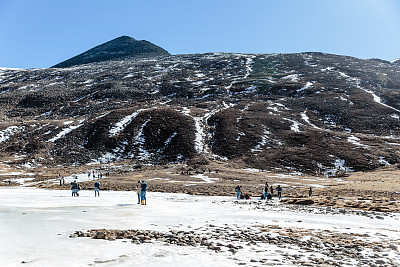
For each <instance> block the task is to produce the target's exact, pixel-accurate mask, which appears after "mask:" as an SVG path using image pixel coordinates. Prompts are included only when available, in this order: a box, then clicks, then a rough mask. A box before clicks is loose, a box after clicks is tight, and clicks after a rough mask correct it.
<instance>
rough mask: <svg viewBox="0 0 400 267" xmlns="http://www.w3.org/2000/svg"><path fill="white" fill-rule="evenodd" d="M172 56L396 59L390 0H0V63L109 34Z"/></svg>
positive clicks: (59, 53) (399, 28) (399, 40)
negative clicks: (151, 45) (323, 54)
mask: <svg viewBox="0 0 400 267" xmlns="http://www.w3.org/2000/svg"><path fill="white" fill-rule="evenodd" d="M122 35H128V36H131V37H133V38H135V39H138V40H148V41H150V42H152V43H155V44H157V45H159V46H161V47H163V48H164V49H166V50H167V51H168V52H170V53H171V54H188V53H205V52H239V53H293V52H308V51H318V52H326V53H333V54H340V55H349V56H355V57H359V58H381V59H385V60H394V59H396V58H400V1H397V0H303V1H302V0H224V1H223V0H199V1H190V0H182V1H179V0H176V1H175V0H168V1H167V0H141V1H137V0H115V1H109V0H0V67H15V68H36V67H40V68H44V67H49V66H52V65H54V64H56V63H59V62H61V61H63V60H66V59H68V58H70V57H72V56H75V55H77V54H79V53H82V52H84V51H86V50H88V49H90V48H92V47H94V46H96V45H99V44H101V43H104V42H106V41H109V40H111V39H113V38H116V37H119V36H122Z"/></svg>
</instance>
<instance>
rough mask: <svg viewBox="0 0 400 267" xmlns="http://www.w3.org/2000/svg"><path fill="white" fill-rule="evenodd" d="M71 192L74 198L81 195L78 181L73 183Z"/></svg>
mask: <svg viewBox="0 0 400 267" xmlns="http://www.w3.org/2000/svg"><path fill="white" fill-rule="evenodd" d="M71 190H72V196H73V197H77V196H79V194H78V190H79V184H78V183H77V182H76V181H73V182H72V183H71Z"/></svg>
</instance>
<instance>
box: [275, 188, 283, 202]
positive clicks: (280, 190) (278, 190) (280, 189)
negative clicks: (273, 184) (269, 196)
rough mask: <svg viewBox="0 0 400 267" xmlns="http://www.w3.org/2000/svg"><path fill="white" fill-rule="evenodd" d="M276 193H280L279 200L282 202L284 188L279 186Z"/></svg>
mask: <svg viewBox="0 0 400 267" xmlns="http://www.w3.org/2000/svg"><path fill="white" fill-rule="evenodd" d="M276 191H277V192H278V198H279V200H280V199H281V198H282V187H281V186H280V185H278V187H277V188H276Z"/></svg>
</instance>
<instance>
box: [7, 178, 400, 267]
mask: <svg viewBox="0 0 400 267" xmlns="http://www.w3.org/2000/svg"><path fill="white" fill-rule="evenodd" d="M149 186H150V189H151V184H150V185H149ZM136 199H137V198H136V192H113V191H101V192H100V197H99V198H95V197H94V193H93V191H81V192H80V196H79V197H75V198H73V197H71V192H70V191H68V190H44V189H35V188H21V187H12V188H1V189H0V226H1V227H0V235H1V239H0V247H1V249H0V266H17V265H20V264H21V262H26V263H29V266H55V265H57V266H88V265H89V266H94V265H101V266H142V265H143V266H235V265H237V264H236V263H237V261H235V258H239V259H249V258H250V257H251V258H260V259H261V258H267V259H271V258H272V255H276V253H278V252H277V251H278V250H277V248H276V247H275V246H273V245H269V244H265V243H263V244H261V245H260V247H259V248H260V249H262V248H264V251H265V250H267V251H266V252H261V253H259V252H257V251H255V250H254V251H252V250H250V249H249V248H248V247H247V246H246V244H243V245H244V248H243V250H239V251H238V252H237V254H235V256H234V257H233V256H232V254H231V253H230V252H227V251H226V252H220V253H215V252H213V251H211V250H208V249H207V248H205V247H190V246H189V247H186V246H175V245H165V243H162V242H155V243H151V244H140V245H135V244H132V243H131V242H129V241H126V240H125V242H124V241H123V240H122V241H121V240H117V241H104V240H94V239H90V238H69V235H70V234H71V233H73V232H75V231H77V230H88V229H102V228H105V229H141V230H157V231H165V232H166V231H169V230H185V231H186V230H192V231H194V232H196V233H197V231H198V230H197V229H198V227H205V228H208V227H209V226H210V224H213V225H216V226H221V227H222V226H224V227H230V228H232V229H233V230H232V231H235V229H249V228H253V227H255V226H256V225H278V226H280V227H300V226H301V227H302V228H304V229H313V231H318V230H333V231H336V232H341V233H348V234H368V235H371V237H369V239H370V240H375V239H376V241H377V242H379V240H381V239H385V238H387V236H390V238H391V239H397V240H399V239H400V233H399V232H398V231H397V229H398V225H399V215H397V214H394V215H393V216H390V217H389V216H386V217H385V220H379V223H378V222H377V221H378V220H377V219H366V218H365V217H363V216H356V215H331V214H312V213H304V212H303V213H300V212H297V213H296V212H293V211H289V210H287V209H286V210H285V209H280V208H279V207H281V204H279V203H278V202H274V203H275V204H276V209H273V210H269V211H267V212H266V211H264V210H262V209H253V208H252V206H253V205H238V204H235V203H234V197H205V196H190V195H184V194H170V193H154V192H149V193H148V197H147V199H148V201H147V205H146V206H141V205H136ZM243 202H246V201H243ZM299 221H301V223H299ZM279 249H280V250H282V248H279ZM284 250H285V251H293V250H294V251H295V252H296V253H298V251H297V248H292V249H290V248H287V249H284ZM390 257H392V258H395V259H397V260H399V255H396V254H394V255H391V256H390ZM280 259H281V260H282V256H281V258H280Z"/></svg>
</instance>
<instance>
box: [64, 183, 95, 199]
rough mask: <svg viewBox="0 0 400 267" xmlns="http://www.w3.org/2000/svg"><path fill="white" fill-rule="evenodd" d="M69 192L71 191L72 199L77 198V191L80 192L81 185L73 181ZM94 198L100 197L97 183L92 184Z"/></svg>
mask: <svg viewBox="0 0 400 267" xmlns="http://www.w3.org/2000/svg"><path fill="white" fill-rule="evenodd" d="M71 190H72V196H73V197H79V191H81V185H80V184H79V183H78V181H77V180H74V181H73V182H71ZM94 196H95V197H100V183H99V182H95V183H94Z"/></svg>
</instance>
